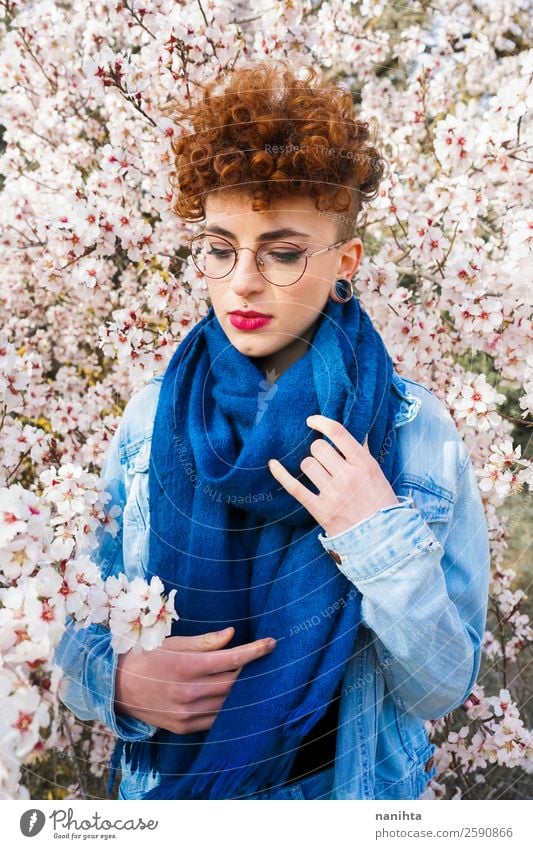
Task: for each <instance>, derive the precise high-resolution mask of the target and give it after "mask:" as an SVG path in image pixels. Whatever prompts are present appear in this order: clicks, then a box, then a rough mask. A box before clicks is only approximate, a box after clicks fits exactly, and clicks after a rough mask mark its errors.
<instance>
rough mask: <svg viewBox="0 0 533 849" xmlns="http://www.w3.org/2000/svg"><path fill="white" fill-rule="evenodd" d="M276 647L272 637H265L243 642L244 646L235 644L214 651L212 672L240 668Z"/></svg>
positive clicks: (211, 662) (211, 663) (211, 661)
mask: <svg viewBox="0 0 533 849" xmlns="http://www.w3.org/2000/svg"><path fill="white" fill-rule="evenodd" d="M275 647H276V641H275V640H272V637H264V638H263V639H261V640H254V642H252V643H243V645H242V646H235V648H232V649H221V650H220V651H217V652H213V653H212V654H211V655H210V657H209V660H210V666H211V668H210V672H211V673H217V672H227V671H228V670H230V669H235V670H236V669H238V668H239V667H241V666H244V665H245V664H246V663H250V661H252V660H257V658H260V657H264V655H266V654H270V652H271V651H273V650H274V649H275Z"/></svg>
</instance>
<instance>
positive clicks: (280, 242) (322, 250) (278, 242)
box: [188, 232, 352, 289]
mask: <svg viewBox="0 0 533 849" xmlns="http://www.w3.org/2000/svg"><path fill="white" fill-rule="evenodd" d="M208 235H210V234H209V232H205V233H197V234H196V236H193V237H192V239H189V240H188V244H189V250H190V251H191V254H192V243H193V242H194V241H196V239H199V238H200V237H202V236H208ZM211 235H212V236H213V238H217V239H222V240H223V241H224V242H227V243H228V245H230V246H231V247H232V248H233V253H234V255H235V260H234V263H233V265H232V266H231V268H230V270H229V271H226V273H225V274H222V275H221V276H220V277H212V276H211V275H210V274H206V273H205V271H202V269H201V268H198V266H197V265H196V262H195V261H194V257H193V258H192V261H193V262H194V264H195V266H196V268H198V271H199V272H200V273H201V274H203V275H204V277H208V278H209V280H223V279H224V277H227V276H228V274H231V272H232V271H233V270H234V268H235V266H236V265H237V262H238V261H239V257H238V253H239V251H243V250H247V251H252V253H253V254H255V267H256V268H257V270H258V272H259V274H260V275H261V277H263V278H264V279H265V280H266V281H267V283H270V284H271V286H279V288H280V289H287V288H288V287H289V286H294V284H295V283H298V280H301V279H302V277H303V276H304V274H305V272H306V270H307V260H308V258H309V257H312V256H317V255H318V254H322V253H325V252H326V251H330V250H331V249H332V248H336V247H338V246H339V245H343V244H345V243H346V242H349V241H350V240H351V238H352V237H350V239H340V240H339V241H338V242H334V243H333V244H332V245H327V246H326V247H324V248H319V249H318V250H316V251H311V253H308V252H307V249H305V250H303V251H302V250H300V248H299V247H298V245H295V244H294V242H285V241H284V240H283V239H279V240H276V239H271V240H269V241H268V242H265V243H264V244H263V245H261V247H259V248H257V250H254V249H253V248H249V247H248V246H247V245H241V247H240V248H235V247H234V246H233V245H232V244H231V242H230V241H229V239H226V238H225V236H219V235H218V234H217V233H212V234H211ZM271 244H274V245H290V246H291V247H293V248H297V249H298V251H299V252H300V254H301V255H302V256H303V257H305V265H304V267H303V271H302V273H301V274H300V275H299V276H298V277H297V278H296V280H293V282H292V283H286V284H285V285H284V286H282V285H280V284H279V283H272V281H271V280H269V279H268V277H265V275H264V274H263V272H262V271H261V269H260V268H259V265H258V264H257V254H258V252H259V251H260V250H261V248H264V247H265V245H271Z"/></svg>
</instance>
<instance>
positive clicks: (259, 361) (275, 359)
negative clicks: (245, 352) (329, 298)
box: [250, 319, 318, 383]
mask: <svg viewBox="0 0 533 849" xmlns="http://www.w3.org/2000/svg"><path fill="white" fill-rule="evenodd" d="M317 324H318V319H317V320H316V321H315V322H314V323H313V324H312V325H311V326H310V327H308V328H307V330H305V331H304V332H303V333H302V335H301V336H298V337H296V339H293V341H292V342H290V343H289V344H288V345H285V347H284V348H281V349H280V350H279V351H274V353H273V354H268V355H267V356H266V357H250V359H251V360H252V362H254V363H255V364H256V365H257V366H258V367H259V368H260V369H261V371H262V372H263V373H264V374H265V375H267V376H268V374H269V373H270V376H271V378H270V382H271V383H274V381H275V380H277V378H278V377H281V375H282V374H283V372H285V371H287V369H288V368H290V367H291V366H292V365H293V364H294V363H296V362H297V361H298V360H299V359H301V358H302V357H303V356H304V354H305V353H306V352H307V350H308V348H309V344H310V342H311V340H312V338H313V336H314V333H315V330H316V327H317Z"/></svg>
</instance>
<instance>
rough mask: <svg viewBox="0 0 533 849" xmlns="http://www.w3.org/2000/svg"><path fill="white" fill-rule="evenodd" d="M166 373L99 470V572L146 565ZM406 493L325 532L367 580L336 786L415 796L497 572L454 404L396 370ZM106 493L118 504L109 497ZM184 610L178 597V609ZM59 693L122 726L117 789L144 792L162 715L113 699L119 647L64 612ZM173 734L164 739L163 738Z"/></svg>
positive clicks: (378, 795)
mask: <svg viewBox="0 0 533 849" xmlns="http://www.w3.org/2000/svg"><path fill="white" fill-rule="evenodd" d="M162 379H163V375H159V376H158V377H155V378H153V379H152V380H151V381H150V382H149V383H148V384H147V385H146V386H145V387H144V388H142V389H141V390H140V391H138V392H136V393H135V394H134V395H133V396H132V397H131V399H130V400H129V402H128V404H127V405H126V408H125V410H124V414H123V416H122V419H121V421H120V426H119V428H118V429H117V431H116V432H115V434H114V436H113V439H112V441H111V443H110V447H109V449H108V452H107V455H106V459H105V463H104V468H103V470H102V476H103V478H104V480H105V482H106V487H107V489H108V491H109V492H110V493H111V495H112V498H113V501H112V502H110V503H109V504H112V503H116V504H118V505H120V507H121V508H122V509H123V513H122V515H121V516H120V517H118V522H119V531H118V533H117V535H116V536H115V537H114V538H113V537H112V535H111V534H110V533H109V532H105V533H104V532H102V529H99V532H98V533H99V544H98V547H97V550H96V554H95V555H93V556H94V557H95V559H96V562H97V563H98V565H99V567H100V569H101V572H102V577H103V578H104V579H105V578H106V577H107V576H108V575H111V574H118V573H119V572H121V571H124V572H125V573H126V575H127V576H128V578H133V577H135V576H136V575H141V576H143V575H144V574H145V569H146V558H147V553H148V535H149V533H148V532H149V510H148V498H147V493H148V466H149V459H150V442H151V433H152V427H153V422H154V417H155V409H156V405H157V398H158V393H159V389H160V384H161V381H162ZM394 388H395V391H396V392H398V393H399V395H400V398H401V403H400V407H399V410H398V412H397V415H396V419H395V421H394V427H395V428H396V434H397V440H398V450H399V451H400V460H401V463H400V467H401V469H402V473H401V477H400V481H399V490H398V489H397V497H398V499H399V503H398V504H394V505H391V506H387V507H384V508H382V509H380V510H377V511H376V512H375V513H373V514H372V515H371V516H369V517H367V518H366V519H364V520H362V521H360V522H358V523H356V524H354V525H353V526H352V527H350V528H348V529H347V530H345V531H343V532H341V533H339V534H336V535H334V536H331V537H329V536H328V535H327V534H325V533H320V532H319V533H318V539H319V540H320V542H321V544H322V545H323V546H324V548H325V549H326V550H327V551H329V552H330V554H331V556H332V557H333V559H334V560H335V562H336V563H337V564H338V568H339V569H340V570H341V571H342V572H343V574H344V575H346V577H347V578H348V579H349V580H350V581H351V582H352V583H353V584H354V585H355V586H356V587H357V588H358V590H359V591H360V592H361V593H362V616H363V620H362V624H361V626H360V628H359V631H358V636H357V641H356V645H355V649H354V654H353V656H352V657H351V658H350V660H349V661H348V663H347V665H346V669H345V673H344V678H343V681H342V686H341V696H340V705H339V722H338V731H337V743H336V755H335V762H334V780H333V792H332V796H331V798H333V799H417V798H419V796H420V795H421V794H422V793H423V791H424V789H425V787H426V785H427V783H428V781H429V780H430V779H431V778H432V777H433V776H434V775H435V774H436V768H435V764H434V758H433V752H434V750H435V744H433V743H432V742H431V741H430V740H429V736H428V732H427V730H426V723H425V722H424V720H428V719H438V718H440V717H442V716H444V715H445V714H447V713H450V712H451V711H452V710H454V708H456V707H458V706H459V705H461V704H462V703H463V702H464V701H465V700H466V698H467V696H468V695H469V693H470V691H471V689H472V687H473V685H474V683H475V681H476V677H477V675H478V672H479V667H480V661H481V644H482V638H483V634H484V630H485V623H486V614H487V601H488V584H489V577H490V556H489V539H488V529H487V523H486V519H485V514H484V510H483V506H482V501H481V497H480V492H479V488H478V486H477V481H476V477H475V473H474V470H473V467H472V464H471V461H470V458H469V455H468V452H467V449H466V446H465V444H464V442H463V440H462V439H461V437H460V435H459V433H458V431H457V428H456V426H455V424H454V422H453V419H452V418H451V416H450V414H449V413H448V411H447V409H446V407H445V406H444V404H443V403H442V402H441V401H440V400H439V399H438V398H437V397H436V396H435V395H433V393H432V392H430V391H429V390H428V389H426V388H425V387H424V386H422V385H421V384H419V383H417V382H415V381H413V380H409V379H407V378H403V377H400V376H399V375H397V374H396V372H394ZM109 504H108V507H109ZM178 613H179V610H178ZM54 660H55V662H56V663H57V664H58V665H59V666H60V667H61V668H62V670H63V673H64V682H63V684H62V689H61V690H60V698H61V701H62V702H63V703H64V704H65V705H66V706H67V707H68V708H69V709H70V710H71V711H72V712H73V713H74V714H75V715H76V716H77V717H78V718H79V719H82V720H100V721H101V722H102V723H104V724H105V725H106V726H107V727H108V728H109V729H111V730H112V731H113V732H114V733H115V734H116V735H117V737H118V738H119V740H118V744H117V746H118V750H119V754H120V756H121V760H120V766H121V771H122V781H121V784H120V788H119V796H120V797H121V798H140V797H141V796H142V795H143V793H144V792H145V791H146V790H147V789H149V788H150V787H152V786H153V785H154V784H155V783H157V781H158V776H157V774H154V773H153V772H152V773H148V774H143V771H142V770H137V771H134V770H133V769H132V757H131V751H130V750H131V746H130V745H129V744H128V742H127V741H142V740H144V741H147V740H149V739H150V738H151V737H152V736H153V735H154V734H155V732H156V731H157V730H158V729H157V728H156V726H154V725H150V724H148V723H146V722H144V721H141V720H138V719H135V718H133V717H130V716H127V715H125V714H121V713H118V712H116V711H115V709H114V688H115V674H116V665H117V655H116V654H115V653H114V651H113V650H112V648H111V645H110V633H109V631H108V629H106V628H105V627H104V626H102V625H90V626H89V627H87V628H82V629H78V630H77V631H76V630H75V629H74V623H73V622H72V621H70V622H69V623H68V624H67V627H66V629H65V632H64V634H63V636H62V638H61V641H60V643H59V645H58V646H57V648H56V654H55V658H54ZM160 745H165V744H160Z"/></svg>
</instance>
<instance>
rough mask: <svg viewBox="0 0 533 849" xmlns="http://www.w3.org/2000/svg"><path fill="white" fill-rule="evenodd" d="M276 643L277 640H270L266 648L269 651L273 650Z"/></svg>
mask: <svg viewBox="0 0 533 849" xmlns="http://www.w3.org/2000/svg"><path fill="white" fill-rule="evenodd" d="M276 643H277V640H272V639H271V640H268V642H267V647H268V648H269V649H273V648H275V647H276Z"/></svg>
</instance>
